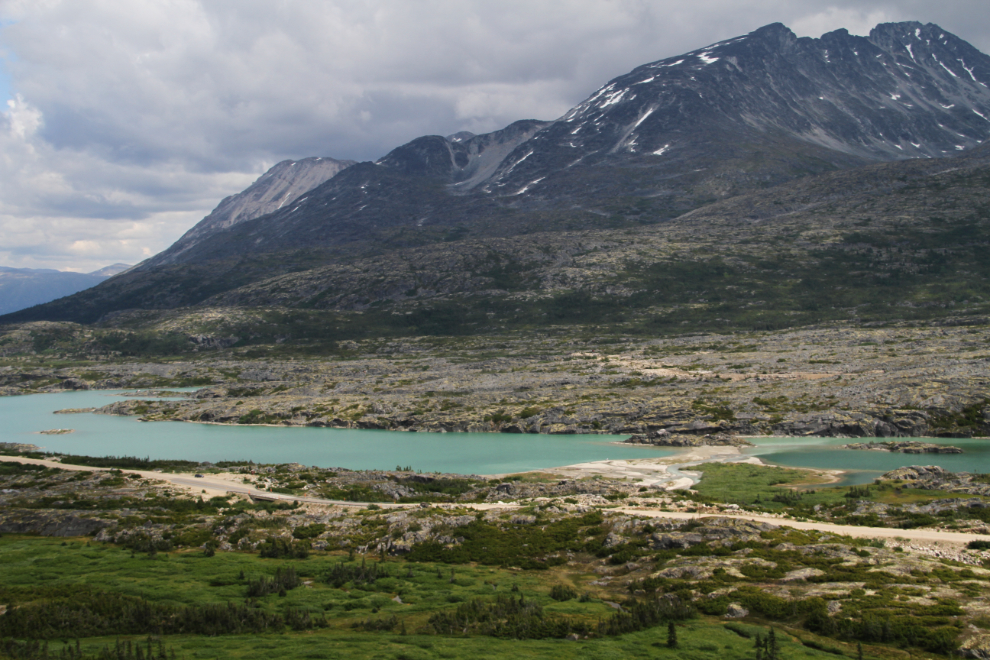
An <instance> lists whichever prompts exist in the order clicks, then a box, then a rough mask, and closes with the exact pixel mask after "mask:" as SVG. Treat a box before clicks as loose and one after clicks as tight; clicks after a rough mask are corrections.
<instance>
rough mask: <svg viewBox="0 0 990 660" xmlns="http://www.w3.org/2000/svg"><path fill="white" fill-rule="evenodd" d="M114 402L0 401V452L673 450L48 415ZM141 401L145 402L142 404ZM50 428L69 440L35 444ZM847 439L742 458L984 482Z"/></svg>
mask: <svg viewBox="0 0 990 660" xmlns="http://www.w3.org/2000/svg"><path fill="white" fill-rule="evenodd" d="M123 398H126V397H122V396H121V395H120V393H119V392H107V391H98V392H66V393H60V394H32V395H28V396H16V397H0V442H23V443H30V444H36V445H40V446H43V447H45V449H46V450H48V451H58V452H65V453H75V454H86V455H90V456H106V455H116V456H122V455H127V456H140V457H145V456H147V457H150V458H174V459H187V460H194V461H213V462H215V461H221V460H234V461H241V460H243V461H248V460H253V461H255V462H259V463H290V462H295V463H302V464H304V465H318V466H321V467H345V468H350V469H353V470H367V469H392V468H394V467H395V466H396V465H402V466H407V465H408V466H412V468H413V469H416V470H422V471H424V472H433V471H438V472H456V473H461V474H498V473H506V472H520V471H523V470H537V469H541V468H549V467H557V466H561V465H572V464H574V463H584V462H587V461H598V460H604V459H607V458H612V459H633V458H658V457H662V456H670V455H673V454H675V453H677V451H678V450H669V449H667V450H665V449H654V448H650V447H635V446H622V445H616V444H613V442H614V441H615V440H618V439H619V438H616V437H610V436H601V435H583V436H582V435H530V434H510V433H406V432H396V431H358V430H348V429H320V428H297V427H266V426H219V425H212V424H190V423H186V422H152V423H145V422H139V421H137V418H135V417H113V416H110V415H93V414H74V415H55V414H53V412H54V411H55V410H59V409H62V408H88V407H98V406H104V405H106V404H108V403H111V402H112V401H117V400H120V399H123ZM142 398H147V397H142ZM54 428H71V429H75V432H74V433H70V434H67V435H38V434H37V432H38V431H42V430H45V429H54ZM868 440H869V439H865V440H862V439H860V440H857V439H853V440H850V439H847V438H758V439H755V440H754V442H755V443H756V446H755V447H751V448H748V449H745V450H744V454H745V455H748V456H757V457H759V458H760V459H762V460H763V461H766V462H768V463H773V464H776V465H782V466H787V467H810V468H828V469H835V470H847V473H846V475H845V477H844V479H843V480H842V482H841V483H842V484H844V485H848V484H860V483H868V482H870V481H872V480H873V479H875V478H876V477H877V476H879V475H880V474H882V473H883V472H886V471H888V470H893V469H895V468H898V467H903V466H906V465H939V466H941V467H944V468H945V469H947V470H952V471H956V472H990V440H981V439H972V440H971V439H963V438H950V439H937V440H931V439H925V440H926V441H929V442H938V443H942V444H950V445H953V446H956V447H959V448H961V449H962V450H963V451H964V452H965V453H963V454H921V455H918V454H892V453H889V452H879V451H854V450H848V449H840V448H839V446H840V445H843V444H847V443H850V442H861V441H868Z"/></svg>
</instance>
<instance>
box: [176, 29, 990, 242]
mask: <svg viewBox="0 0 990 660" xmlns="http://www.w3.org/2000/svg"><path fill="white" fill-rule="evenodd" d="M988 82H990V57H988V56H986V55H984V54H983V53H980V52H979V51H978V50H976V49H975V48H973V47H972V46H970V45H969V44H967V43H966V42H965V41H963V40H961V39H959V38H957V37H955V36H953V35H951V34H948V33H946V32H945V31H943V30H942V29H941V28H939V27H938V26H936V25H932V24H928V25H922V24H920V23H899V24H886V25H880V26H878V27H877V28H875V29H874V30H873V31H872V32H871V34H870V36H869V37H858V36H852V35H850V34H849V33H848V32H846V31H845V30H838V31H836V32H832V33H829V34H826V35H824V36H822V37H821V38H820V39H811V38H800V39H799V38H797V37H795V35H794V34H793V33H792V32H791V31H790V30H788V29H787V28H786V27H784V26H783V25H780V24H774V25H769V26H766V27H764V28H761V29H759V30H756V31H755V32H753V33H751V34H749V35H746V36H744V37H739V38H737V39H731V40H728V41H725V42H720V43H717V44H713V45H711V46H708V47H706V48H703V49H698V50H696V51H693V52H691V53H686V54H684V55H681V56H677V57H673V58H668V59H665V60H661V61H658V62H653V63H650V64H646V65H644V66H641V67H638V68H636V69H634V70H633V71H631V72H630V73H628V74H626V75H623V76H620V77H618V78H615V79H613V80H611V81H610V82H608V83H607V84H606V85H604V86H603V87H601V88H600V89H599V90H597V91H596V92H595V93H594V94H592V95H591V96H590V97H589V98H588V99H587V100H585V101H584V102H583V103H581V104H579V105H578V106H576V107H575V108H573V109H572V110H571V111H570V112H568V113H567V114H566V115H564V116H563V117H562V118H560V119H559V120H557V121H554V122H535V121H531V122H520V123H518V124H514V125H513V126H510V127H509V128H507V129H504V130H503V131H499V132H497V133H493V134H489V135H484V136H474V137H471V138H467V139H458V140H456V141H454V140H450V139H447V138H443V137H440V136H426V137H422V138H419V139H417V140H414V141H413V142H410V143H409V144H406V145H403V146H401V147H399V148H397V149H395V150H394V151H392V152H391V153H389V154H388V155H386V156H385V157H384V158H382V159H380V160H379V161H377V162H376V163H362V164H359V165H357V166H355V167H353V168H351V169H350V170H348V171H347V172H346V173H345V174H344V175H342V176H340V177H337V178H335V179H333V180H331V181H329V182H328V183H327V184H325V185H323V186H321V187H319V188H316V189H314V190H312V191H310V192H309V193H308V194H307V195H306V197H305V199H301V200H300V203H299V204H297V205H294V206H293V207H292V208H287V209H282V210H281V211H279V212H275V213H272V214H270V215H268V216H264V217H261V218H258V219H256V220H255V221H253V222H248V223H243V224H241V225H240V226H238V227H237V228H235V229H233V230H231V231H229V232H226V233H225V234H224V235H223V236H219V235H218V236H216V237H215V238H214V239H213V240H211V241H204V242H203V243H202V244H201V245H200V246H199V247H198V249H196V250H193V251H190V252H189V253H188V254H187V257H186V260H187V261H199V260H202V259H213V258H216V257H217V256H219V255H229V254H233V253H235V252H240V251H242V250H244V249H249V250H258V249H259V248H261V246H263V248H261V249H263V250H265V251H274V250H281V249H298V248H303V247H307V248H312V247H314V246H323V247H335V246H339V245H342V244H358V243H361V242H362V241H365V242H374V243H376V244H378V245H380V244H382V242H383V241H384V242H385V243H387V244H391V245H396V246H403V245H409V244H412V243H415V242H416V234H419V235H420V240H430V238H433V239H434V240H435V237H436V236H439V235H442V234H443V230H449V229H450V228H452V227H458V226H463V227H465V228H466V229H465V230H462V231H461V232H460V233H462V234H464V233H473V234H474V235H511V234H514V233H518V232H520V231H532V230H533V229H537V228H539V229H543V228H546V225H547V223H548V222H549V223H550V224H551V225H552V224H553V223H554V222H555V221H559V220H560V219H562V218H563V217H566V221H567V222H568V223H569V224H570V226H572V227H574V226H587V227H598V226H601V224H602V216H605V217H611V216H613V215H619V216H621V217H622V219H626V218H629V217H635V218H636V219H637V220H641V221H647V222H652V221H658V220H662V219H665V218H670V217H676V216H677V215H679V214H680V213H683V212H686V211H689V210H691V209H693V208H697V207H698V206H700V205H702V204H704V203H709V202H712V201H715V200H717V199H723V198H726V197H730V196H732V195H735V194H739V193H740V192H745V191H748V190H751V189H753V188H754V187H767V186H772V185H777V184H779V183H783V182H784V181H787V180H790V179H793V178H795V177H797V176H806V175H808V174H816V173H821V172H825V171H830V170H834V169H845V168H849V167H855V166H859V165H863V164H866V163H869V162H876V161H887V160H899V159H904V158H918V157H926V158H931V157H942V156H946V155H949V154H952V153H956V152H957V151H961V150H965V149H968V148H972V147H974V146H976V145H978V144H980V143H982V141H984V140H986V139H987V138H988V137H990V89H987V86H986V85H987V83H988ZM493 145H497V146H498V148H497V150H494V151H493V150H492V146H493ZM548 216H549V217H548ZM471 225H475V226H474V227H472V226H471ZM431 227H432V228H440V230H441V231H433V232H431V231H430V229H431ZM329 228H332V231H327V229H329ZM423 237H426V238H425V239H424V238H423Z"/></svg>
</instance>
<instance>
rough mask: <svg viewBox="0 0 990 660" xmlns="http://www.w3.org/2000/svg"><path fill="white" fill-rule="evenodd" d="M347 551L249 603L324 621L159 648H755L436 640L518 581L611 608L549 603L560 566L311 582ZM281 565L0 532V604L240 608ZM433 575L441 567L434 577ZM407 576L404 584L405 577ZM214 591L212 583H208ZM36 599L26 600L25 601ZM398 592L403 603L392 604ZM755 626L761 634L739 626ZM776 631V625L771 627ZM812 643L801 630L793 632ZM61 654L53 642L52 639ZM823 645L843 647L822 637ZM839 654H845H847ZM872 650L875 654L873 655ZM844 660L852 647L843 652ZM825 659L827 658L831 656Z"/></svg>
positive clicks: (692, 633)
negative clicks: (466, 605) (91, 599)
mask: <svg viewBox="0 0 990 660" xmlns="http://www.w3.org/2000/svg"><path fill="white" fill-rule="evenodd" d="M346 560H347V557H346V556H333V555H314V556H311V557H310V558H309V559H307V560H301V561H293V562H291V565H292V567H294V568H295V569H296V570H297V571H298V572H299V574H300V576H301V577H302V578H303V579H304V580H307V581H308V580H310V579H312V580H313V582H312V584H311V585H307V586H303V587H299V588H296V589H292V590H290V591H288V592H287V595H286V596H284V597H279V596H277V595H274V594H273V595H270V596H266V597H264V598H261V599H258V600H259V602H260V603H261V605H262V606H263V607H265V608H268V609H270V610H272V611H285V610H287V609H288V608H297V609H299V608H303V609H309V610H312V611H324V612H326V614H327V616H328V619H329V621H330V626H329V627H328V628H326V629H322V630H315V631H304V632H292V631H289V632H283V633H266V634H260V635H222V636H217V637H206V636H169V637H166V638H165V639H164V641H165V644H166V646H167V647H168V648H172V649H174V650H175V651H176V653H177V654H178V655H179V657H185V658H218V657H224V658H265V659H269V658H272V657H278V658H389V659H391V658H395V659H397V660H399V659H406V660H411V659H419V658H423V659H426V658H502V657H521V658H588V659H602V660H605V659H611V658H616V659H618V658H664V657H669V658H699V659H701V658H705V659H707V658H725V659H735V658H740V659H742V658H752V657H754V650H753V643H752V641H751V640H750V639H747V638H745V637H742V636H741V635H740V634H738V633H737V632H733V631H731V630H727V629H726V628H725V627H724V625H723V624H722V623H721V622H720V621H718V620H717V619H715V618H707V617H705V618H700V619H694V620H690V621H685V622H681V623H678V642H679V646H678V648H676V649H668V648H667V647H666V627H657V628H651V629H648V630H645V631H641V632H637V633H630V634H626V635H621V636H619V637H614V638H598V639H589V640H580V641H577V642H571V641H565V640H505V639H497V638H492V637H481V636H465V637H462V636H440V635H432V634H421V633H420V632H419V628H420V627H421V626H422V625H423V624H425V622H426V620H427V618H428V616H429V614H430V613H431V612H434V611H437V610H440V609H443V608H454V607H456V604H457V603H459V602H463V601H464V600H466V599H468V598H471V597H474V596H489V595H491V594H492V593H493V591H494V588H493V586H492V585H493V584H497V585H498V586H497V589H498V590H499V591H509V590H511V589H512V585H516V586H517V587H518V589H519V591H518V592H513V593H519V594H522V595H524V596H525V597H527V598H532V599H537V600H539V601H541V602H542V603H543V605H544V608H545V609H546V611H547V612H548V613H550V612H555V613H559V614H567V615H572V616H580V617H586V618H588V619H589V620H590V621H592V622H593V621H595V620H597V618H599V617H605V616H608V615H609V614H610V613H611V612H613V610H612V608H611V607H609V606H608V605H606V604H605V603H603V602H602V601H601V600H598V599H593V600H592V601H591V602H586V603H581V602H578V601H577V600H569V601H565V602H556V601H554V600H552V599H550V598H549V596H548V594H549V590H550V586H551V585H553V584H559V583H561V582H565V581H566V582H569V583H571V584H575V585H576V586H578V587H580V586H581V584H582V583H583V582H585V581H586V580H587V579H588V576H586V575H569V574H568V573H567V571H541V572H525V571H509V570H502V569H493V568H489V567H482V566H476V565H459V566H456V567H455V569H454V580H453V581H451V579H450V567H449V566H446V565H444V566H439V567H438V566H436V565H425V564H418V563H417V564H413V563H407V562H403V561H400V560H392V561H389V562H387V564H388V565H389V566H390V567H391V568H392V570H393V571H394V573H395V575H396V577H392V578H385V579H379V580H378V581H376V583H375V585H374V586H373V588H371V589H370V590H363V589H359V588H356V587H354V586H353V585H347V586H345V588H344V589H335V588H333V587H332V586H330V585H328V584H325V583H323V582H321V581H320V580H319V576H321V575H322V574H323V573H324V572H325V571H326V570H328V569H329V568H330V566H331V565H333V564H334V563H337V562H340V561H346ZM284 566H286V562H285V561H281V560H270V559H261V558H259V557H258V556H257V555H255V554H243V553H219V554H217V555H216V556H214V557H205V556H204V555H203V553H202V552H200V551H190V552H182V553H177V552H173V553H169V554H158V555H157V556H155V557H148V556H146V555H136V556H134V555H132V553H131V552H130V551H128V550H126V549H122V548H120V547H116V546H111V545H102V544H94V543H91V542H89V541H87V540H85V539H67V540H64V541H63V540H60V539H51V538H37V537H25V536H15V535H6V536H4V537H3V538H0V598H2V599H3V601H4V602H10V600H11V599H12V598H13V599H16V600H17V602H30V601H31V600H33V599H44V598H51V597H58V595H59V594H71V593H72V592H73V591H76V592H78V593H80V594H81V593H84V592H87V591H90V590H91V591H95V592H114V593H121V594H125V595H128V596H133V597H137V598H142V599H145V600H149V601H153V602H156V603H168V604H175V605H194V604H205V603H224V602H228V601H234V602H241V601H243V600H244V597H245V580H244V579H242V578H241V577H240V575H241V573H242V572H243V574H244V576H245V578H248V579H254V578H257V577H258V576H260V575H271V574H273V573H274V571H275V569H276V568H279V567H284ZM438 569H439V570H438ZM409 570H412V571H413V577H408V571H409ZM214 585H215V586H214ZM32 593H33V594H34V596H33V597H32V596H31V595H30V594H32ZM396 595H400V597H401V599H402V601H403V603H402V604H400V603H397V602H395V601H394V600H392V599H393V598H394V597H395V596H396ZM392 614H396V616H398V617H400V618H401V620H402V621H404V622H406V623H405V628H406V630H407V633H408V634H405V635H403V634H399V633H398V632H396V631H392V632H364V631H359V630H355V629H354V628H352V627H351V626H352V624H353V623H355V622H357V621H362V620H366V619H368V618H369V617H370V618H383V617H385V616H390V615H392ZM747 627H748V628H751V629H753V630H754V631H763V632H765V631H766V628H765V627H760V626H757V625H750V626H747ZM778 631H780V629H779V628H778ZM800 634H801V636H802V637H806V638H810V637H811V636H810V635H809V634H808V633H800ZM780 637H781V638H782V639H783V640H784V641H783V644H782V650H783V651H784V653H785V655H784V657H787V658H790V659H794V660H801V659H803V658H822V657H829V655H830V654H828V653H825V652H823V651H819V650H815V649H813V648H810V647H805V646H802V645H801V644H800V643H798V642H797V641H795V640H792V639H790V637H789V636H788V635H786V634H781V635H780ZM119 638H120V639H132V640H134V641H140V640H143V639H146V638H145V637H143V636H138V635H134V636H126V635H125V636H123V637H119V636H113V637H92V638H85V639H83V640H82V647H83V649H84V651H85V650H86V649H96V648H99V647H102V646H104V645H109V646H113V644H114V643H115V642H116V640H117V639H119ZM50 644H51V649H52V650H53V651H57V650H58V649H59V648H60V645H61V642H60V641H59V640H52V641H51V642H50ZM829 644H830V645H831V646H833V647H836V648H838V647H841V646H843V645H840V644H838V643H836V642H832V641H829ZM848 650H849V649H847V651H848ZM878 651H879V649H878ZM849 655H850V656H852V655H853V654H852V652H851V651H850V652H849ZM833 657H834V656H833Z"/></svg>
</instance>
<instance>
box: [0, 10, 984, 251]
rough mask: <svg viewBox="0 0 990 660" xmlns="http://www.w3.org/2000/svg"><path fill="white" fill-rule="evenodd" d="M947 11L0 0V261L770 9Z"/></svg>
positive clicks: (612, 66) (506, 108)
mask: <svg viewBox="0 0 990 660" xmlns="http://www.w3.org/2000/svg"><path fill="white" fill-rule="evenodd" d="M943 5H944V6H934V7H933V6H931V3H929V2H922V1H921V0H902V1H887V2H879V1H870V0H867V1H861V2H853V1H851V0H849V1H837V2H832V3H828V4H826V5H822V4H821V3H820V2H816V1H813V0H790V1H787V2H785V1H784V0H764V1H760V2H756V1H749V2H738V1H735V2H730V1H728V0H696V1H695V2H692V3H684V2H681V1H680V0H676V1H674V0H652V1H651V0H568V1H563V0H546V1H544V2H533V1H532V0H501V1H500V2H497V3H496V2H486V1H484V0H408V1H403V2H395V1H394V0H325V1H321V2H314V1H312V0H280V2H277V3H273V2H270V0H0V56H2V57H3V62H4V67H5V68H6V69H8V72H9V74H10V77H11V87H12V89H13V90H14V91H15V92H17V93H18V94H19V96H18V97H17V98H16V99H15V100H14V105H12V106H10V107H9V108H8V109H7V111H6V112H5V113H3V115H2V119H0V264H7V265H35V266H41V265H50V266H53V267H64V266H65V265H66V264H76V265H78V267H80V268H83V269H85V268H88V267H89V265H92V266H93V267H94V268H95V267H97V266H99V265H102V263H99V262H98V260H99V259H104V258H106V259H107V260H109V261H136V260H139V259H141V258H143V255H145V254H146V253H147V252H148V251H151V252H157V251H159V250H161V249H163V248H164V247H166V246H167V245H168V244H169V243H170V242H171V241H172V240H174V239H175V238H177V237H178V236H179V235H180V234H181V233H182V232H183V231H185V229H188V227H189V226H191V225H192V224H194V223H195V221H197V220H198V219H199V218H201V217H202V216H203V215H205V214H206V213H207V212H208V211H209V210H210V209H211V208H212V207H213V206H215V205H216V203H217V202H219V200H220V199H221V198H222V197H224V196H225V195H228V194H231V193H234V192H237V191H239V190H241V189H243V188H244V187H245V186H246V185H247V184H248V183H250V181H251V180H252V179H253V178H255V177H256V176H257V175H258V174H259V173H260V172H261V171H263V169H264V168H265V167H267V166H270V165H272V164H274V163H275V162H277V161H278V160H281V159H283V158H300V157H305V156H310V155H321V156H333V157H336V158H354V159H358V160H365V159H373V158H377V157H379V156H381V155H383V154H384V153H386V152H387V151H388V150H390V149H391V148H393V147H395V146H398V145H399V144H402V143H404V142H406V141H408V140H410V139H413V138H415V137H417V136H419V135H424V134H436V133H438V134H449V133H453V132H456V131H459V130H470V131H473V132H483V131H488V130H494V129H497V128H500V127H502V126H505V125H507V124H509V123H511V122H512V121H515V120H517V119H523V118H536V119H552V118H554V117H557V116H559V115H561V114H563V113H564V112H565V111H566V110H567V109H568V108H570V107H571V106H572V105H574V104H575V103H577V102H579V101H581V100H582V99H583V98H584V97H586V96H587V95H588V94H589V93H590V92H592V91H593V90H594V89H595V88H596V87H598V86H599V85H600V84H602V83H603V82H604V81H606V80H608V79H609V78H612V77H614V76H617V75H621V74H623V73H625V72H626V71H628V70H629V69H631V68H633V67H635V66H637V65H639V64H643V63H646V62H649V61H653V60H657V59H660V58H663V57H667V56H671V55H676V54H678V53H681V52H685V51H688V50H692V49H695V48H698V47H701V46H704V45H707V44H710V43H713V42H715V41H718V40H721V39H725V38H729V37H733V36H737V35H740V34H744V33H746V32H749V31H751V30H753V29H756V28H758V27H760V26H761V25H765V24H767V23H771V22H775V21H780V22H783V23H785V24H787V25H790V26H792V28H794V29H795V31H796V32H797V33H798V34H799V35H808V36H818V35H819V34H821V33H822V32H824V31H829V30H833V29H836V28H838V27H846V28H848V29H849V30H850V31H851V32H853V33H857V34H863V33H866V32H868V30H869V28H870V27H872V25H873V24H875V23H876V22H880V21H885V20H907V19H917V20H922V21H934V22H938V23H940V24H942V26H943V27H945V28H946V29H947V30H950V31H952V32H955V33H956V34H959V35H960V36H962V37H963V38H967V39H970V40H971V41H973V43H974V45H976V46H977V47H980V48H982V49H984V50H986V49H987V48H988V47H990V39H988V36H987V33H988V25H987V19H986V18H985V14H986V12H985V11H984V9H985V3H984V0H956V1H955V2H953V3H943ZM134 226H140V227H143V228H144V229H143V232H144V233H143V234H142V233H140V232H138V233H135V231H136V229H135V228H134ZM124 227H129V228H128V229H126V230H125V229H124ZM127 232H130V233H127ZM125 234H126V235H125ZM32 241H34V242H32ZM77 241H78V242H79V245H82V246H86V248H85V249H84V250H83V249H79V248H77V249H73V248H72V247H71V246H72V245H74V244H75V243H76V242H77ZM92 242H96V243H97V244H99V245H100V247H99V249H97V248H94V247H93V245H92ZM118 251H119V252H118Z"/></svg>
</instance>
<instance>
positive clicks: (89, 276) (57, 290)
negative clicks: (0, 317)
mask: <svg viewBox="0 0 990 660" xmlns="http://www.w3.org/2000/svg"><path fill="white" fill-rule="evenodd" d="M128 268H130V266H128V265H127V264H114V265H112V266H107V267H105V268H101V269H100V270H96V271H93V272H92V273H71V272H63V271H58V270H52V269H48V268H5V267H2V266H0V314H9V313H11V312H16V311H18V310H21V309H27V308H28V307H33V306H34V305H40V304H42V303H46V302H49V301H52V300H56V299H58V298H62V297H64V296H70V295H72V294H74V293H78V292H79V291H83V290H85V289H89V288H91V287H94V286H96V285H97V284H99V283H101V282H104V281H106V280H107V279H108V278H109V277H111V276H113V275H116V274H117V273H120V272H123V271H125V270H127V269H128Z"/></svg>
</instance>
